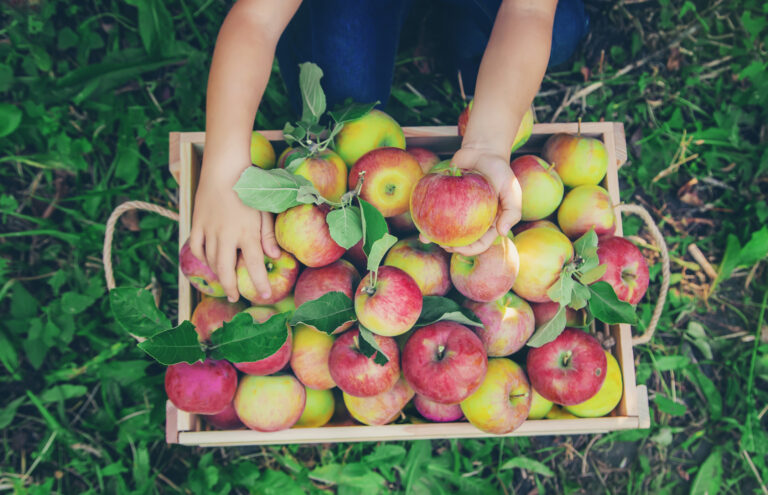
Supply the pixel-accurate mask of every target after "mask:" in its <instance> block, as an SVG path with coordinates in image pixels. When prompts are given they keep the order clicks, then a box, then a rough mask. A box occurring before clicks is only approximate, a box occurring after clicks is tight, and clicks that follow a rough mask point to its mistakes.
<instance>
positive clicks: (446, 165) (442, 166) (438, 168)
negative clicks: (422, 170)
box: [429, 160, 453, 174]
mask: <svg viewBox="0 0 768 495" xmlns="http://www.w3.org/2000/svg"><path fill="white" fill-rule="evenodd" d="M452 167H453V164H452V163H451V160H441V161H439V162H438V163H437V164H436V165H435V166H434V167H432V168H430V169H429V173H430V174H434V173H436V172H442V171H444V170H449V169H451V168H452Z"/></svg>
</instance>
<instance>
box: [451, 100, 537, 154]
mask: <svg viewBox="0 0 768 495" xmlns="http://www.w3.org/2000/svg"><path fill="white" fill-rule="evenodd" d="M473 102H474V100H472V101H470V102H469V105H467V106H466V107H465V108H464V110H463V111H462V112H461V114H460V115H459V125H458V130H459V136H463V135H464V133H465V132H466V129H467V123H468V122H469V112H471V111H472V103H473ZM532 133H533V112H532V111H531V109H530V108H529V109H528V110H527V111H526V112H525V113H524V114H523V118H522V120H521V121H520V127H518V129H517V133H516V134H515V140H514V141H513V143H512V149H511V150H509V151H510V153H511V152H513V151H515V150H516V149H518V148H519V147H520V146H522V145H524V144H525V143H526V141H528V139H530V137H531V134H532Z"/></svg>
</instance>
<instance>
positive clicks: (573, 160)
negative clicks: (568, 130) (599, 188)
mask: <svg viewBox="0 0 768 495" xmlns="http://www.w3.org/2000/svg"><path fill="white" fill-rule="evenodd" d="M541 155H542V157H543V158H544V159H545V160H546V161H547V162H549V163H551V164H552V165H553V166H554V167H555V171H556V172H557V174H558V175H559V176H560V178H561V179H562V180H563V184H565V185H566V186H568V187H576V186H583V185H597V184H599V183H600V181H601V180H603V177H605V172H606V171H607V170H608V152H607V150H606V149H605V145H604V144H603V143H602V142H601V141H600V140H598V139H594V138H590V137H586V136H574V135H573V134H565V133H559V134H555V135H553V136H551V137H550V138H549V139H547V142H546V143H544V149H543V150H542V152H541Z"/></svg>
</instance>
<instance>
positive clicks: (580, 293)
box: [568, 282, 591, 310]
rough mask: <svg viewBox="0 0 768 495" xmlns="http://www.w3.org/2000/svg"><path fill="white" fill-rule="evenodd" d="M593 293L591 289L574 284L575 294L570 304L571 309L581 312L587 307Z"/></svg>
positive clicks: (572, 295)
mask: <svg viewBox="0 0 768 495" xmlns="http://www.w3.org/2000/svg"><path fill="white" fill-rule="evenodd" d="M590 296H591V293H590V292H589V289H588V288H587V287H586V286H584V285H581V284H580V283H578V282H575V283H574V284H573V293H572V294H571V302H570V303H569V304H568V306H570V307H571V308H573V309H575V310H579V309H581V308H583V307H585V306H586V305H587V302H588V301H589V297H590Z"/></svg>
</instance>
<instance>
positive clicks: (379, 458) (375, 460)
mask: <svg viewBox="0 0 768 495" xmlns="http://www.w3.org/2000/svg"><path fill="white" fill-rule="evenodd" d="M405 454H406V450H405V448H404V447H403V446H402V445H393V444H389V443H380V444H378V445H376V447H375V448H374V450H373V452H372V453H370V454H368V455H367V456H365V457H363V462H365V463H366V464H368V466H370V467H371V468H372V469H373V468H382V467H383V468H389V467H392V466H399V465H400V463H401V462H403V459H405Z"/></svg>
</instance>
